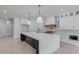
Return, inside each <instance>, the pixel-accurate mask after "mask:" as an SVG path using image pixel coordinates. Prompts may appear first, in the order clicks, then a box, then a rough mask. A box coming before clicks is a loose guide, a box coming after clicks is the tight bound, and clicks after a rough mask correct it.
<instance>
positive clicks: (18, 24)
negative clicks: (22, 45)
mask: <svg viewBox="0 0 79 59" xmlns="http://www.w3.org/2000/svg"><path fill="white" fill-rule="evenodd" d="M20 33H21V22H20V18H14V27H13V37H14V38H20Z"/></svg>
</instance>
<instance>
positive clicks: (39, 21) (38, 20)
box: [36, 5, 43, 23]
mask: <svg viewBox="0 0 79 59" xmlns="http://www.w3.org/2000/svg"><path fill="white" fill-rule="evenodd" d="M38 7H39V12H38V13H39V16H38V17H37V20H36V23H43V20H42V17H41V16H40V7H41V6H40V5H38Z"/></svg>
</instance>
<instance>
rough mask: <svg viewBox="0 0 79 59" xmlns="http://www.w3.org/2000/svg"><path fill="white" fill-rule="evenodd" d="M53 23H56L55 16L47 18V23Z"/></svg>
mask: <svg viewBox="0 0 79 59" xmlns="http://www.w3.org/2000/svg"><path fill="white" fill-rule="evenodd" d="M52 24H55V18H54V17H49V18H47V19H46V23H45V25H52Z"/></svg>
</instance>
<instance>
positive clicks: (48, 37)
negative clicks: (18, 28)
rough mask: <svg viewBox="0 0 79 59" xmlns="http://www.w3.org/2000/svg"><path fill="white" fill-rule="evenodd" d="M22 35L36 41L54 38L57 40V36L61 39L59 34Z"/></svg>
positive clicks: (30, 33)
mask: <svg viewBox="0 0 79 59" xmlns="http://www.w3.org/2000/svg"><path fill="white" fill-rule="evenodd" d="M22 34H24V35H26V36H28V37H31V38H34V39H36V40H43V39H52V38H54V37H55V38H56V37H57V36H58V37H59V35H57V34H47V33H36V32H27V33H26V32H22Z"/></svg>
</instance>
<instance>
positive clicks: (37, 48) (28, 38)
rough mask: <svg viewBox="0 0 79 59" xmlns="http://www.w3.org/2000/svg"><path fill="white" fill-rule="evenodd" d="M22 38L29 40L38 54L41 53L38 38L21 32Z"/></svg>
mask: <svg viewBox="0 0 79 59" xmlns="http://www.w3.org/2000/svg"><path fill="white" fill-rule="evenodd" d="M20 38H21V41H25V42H27V43H28V44H29V45H31V46H32V47H33V48H34V49H36V54H39V41H38V40H36V39H34V38H31V37H28V36H26V35H24V34H21V35H20Z"/></svg>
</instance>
